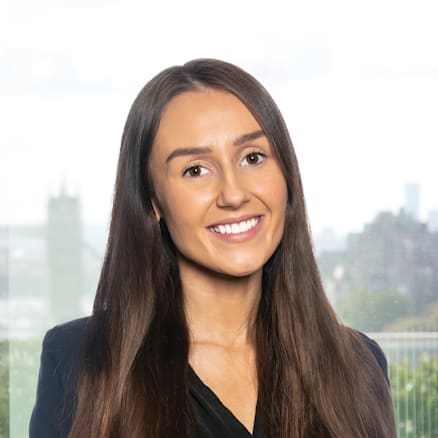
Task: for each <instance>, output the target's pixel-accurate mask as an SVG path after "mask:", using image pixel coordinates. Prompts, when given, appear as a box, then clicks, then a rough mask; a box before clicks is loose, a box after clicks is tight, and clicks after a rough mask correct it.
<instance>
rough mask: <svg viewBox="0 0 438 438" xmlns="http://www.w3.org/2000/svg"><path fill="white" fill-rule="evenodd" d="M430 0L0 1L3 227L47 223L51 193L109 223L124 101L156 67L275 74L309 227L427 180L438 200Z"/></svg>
mask: <svg viewBox="0 0 438 438" xmlns="http://www.w3.org/2000/svg"><path fill="white" fill-rule="evenodd" d="M437 14H438V3H436V2H435V1H421V0H420V1H415V2H414V1H392V0H391V1H386V0H380V1H373V0H371V1H368V2H352V1H337V0H334V1H330V2H324V1H308V0H306V1H269V2H268V1H263V2H262V1H257V0H252V1H247V0H240V1H230V0H224V1H221V2H215V3H213V2H207V1H202V2H201V1H198V0H186V1H184V2H180V1H176V0H174V1H154V2H152V1H144V0H143V1H134V0H124V1H123V2H122V1H103V0H96V1H92V0H91V1H90V0H89V1H85V0H76V1H59V0H39V1H35V0H33V1H30V0H28V1H22V0H3V1H2V3H1V5H0V151H1V154H0V201H1V203H0V224H3V225H14V224H31V223H44V222H45V218H46V203H47V198H48V197H49V196H50V195H56V194H57V193H59V191H60V189H61V186H64V187H65V189H66V190H67V192H68V193H72V194H78V195H79V196H80V197H81V203H82V217H83V221H84V222H85V223H89V224H107V222H108V218H109V215H110V210H111V201H112V194H113V187H114V179H115V169H116V165H117V158H118V152H119V147H120V137H121V133H122V129H123V125H124V122H125V120H126V117H127V114H128V111H129V108H130V105H131V104H132V101H133V100H134V98H135V96H136V95H137V93H138V92H139V91H140V89H141V88H142V86H143V85H144V84H145V83H146V82H147V81H148V80H149V79H150V78H152V77H153V76H154V75H155V74H156V73H158V72H159V71H160V70H162V69H164V68H166V67H168V66H170V65H175V64H181V63H184V62H186V61H188V60H190V59H193V58H200V57H212V58H219V59H224V60H227V61H230V62H233V63H235V64H237V65H239V66H241V67H243V68H244V69H246V70H247V71H248V72H250V73H251V74H252V75H254V76H255V77H256V78H257V79H258V80H259V81H260V82H262V84H264V85H265V86H266V88H267V89H268V91H269V92H270V93H271V94H272V96H273V97H274V99H275V100H276V102H277V104H278V105H279V107H280V110H281V111H282V114H283V116H284V118H285V120H286V123H287V125H288V127H289V130H290V134H291V137H292V141H293V143H294V147H295V149H296V153H297V155H298V160H299V163H300V168H301V173H302V178H303V183H304V190H305V196H306V201H307V205H308V210H309V217H310V223H311V225H312V229H313V230H315V231H318V230H321V229H323V228H325V227H333V228H334V229H335V230H337V231H338V232H339V233H345V232H348V231H357V230H360V229H361V227H362V226H363V224H364V223H365V222H369V221H371V220H372V219H373V217H374V216H375V214H376V213H377V212H379V211H382V210H389V211H393V212H397V211H398V209H399V208H400V207H401V206H402V205H403V190H404V184H405V183H406V182H417V183H419V184H420V185H421V218H422V219H423V220H426V218H427V212H428V210H438V196H437V193H436V192H437V188H438V171H437V167H438V166H437V162H438V129H437V120H438V47H437V46H438V26H436V17H437Z"/></svg>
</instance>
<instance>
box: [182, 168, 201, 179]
mask: <svg viewBox="0 0 438 438" xmlns="http://www.w3.org/2000/svg"><path fill="white" fill-rule="evenodd" d="M205 172H206V169H204V168H203V167H202V166H192V167H189V168H188V169H186V170H185V171H184V174H183V176H188V177H190V178H195V177H197V176H202V175H204V174H205Z"/></svg>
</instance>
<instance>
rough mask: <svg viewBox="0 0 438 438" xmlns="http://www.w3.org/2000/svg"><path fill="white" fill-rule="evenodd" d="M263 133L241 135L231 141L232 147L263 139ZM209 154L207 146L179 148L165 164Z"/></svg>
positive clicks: (209, 149) (255, 132) (209, 150)
mask: <svg viewBox="0 0 438 438" xmlns="http://www.w3.org/2000/svg"><path fill="white" fill-rule="evenodd" d="M264 136H265V133H264V132H263V131H262V130H258V131H254V132H249V133H248V134H243V135H241V136H239V137H237V138H235V139H234V141H233V146H241V145H243V144H245V143H247V142H249V141H252V140H256V139H258V138H260V137H264ZM209 152H211V148H209V147H208V146H195V147H188V148H179V149H175V150H174V151H173V152H171V154H170V155H169V156H168V157H167V158H166V163H168V162H169V161H170V160H172V159H173V158H176V157H182V156H187V155H198V154H206V153H209Z"/></svg>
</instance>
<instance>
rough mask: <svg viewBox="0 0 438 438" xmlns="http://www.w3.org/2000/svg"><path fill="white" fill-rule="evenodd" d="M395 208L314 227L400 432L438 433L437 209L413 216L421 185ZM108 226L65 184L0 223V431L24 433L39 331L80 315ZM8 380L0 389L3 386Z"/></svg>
mask: <svg viewBox="0 0 438 438" xmlns="http://www.w3.org/2000/svg"><path fill="white" fill-rule="evenodd" d="M404 190H405V201H404V205H402V206H400V209H399V211H398V212H397V213H394V212H388V211H382V212H379V213H378V214H376V216H375V217H374V219H373V220H372V221H371V222H370V223H367V224H365V226H364V227H363V229H362V231H360V232H356V233H350V234H348V235H346V236H339V235H337V234H336V233H335V232H334V230H332V229H325V230H322V231H321V232H320V233H317V234H316V235H314V244H315V251H316V254H317V258H318V263H319V267H320V271H321V276H322V280H323V282H324V286H325V289H326V291H327V294H328V296H329V299H330V300H331V302H332V303H333V305H334V307H335V309H336V311H337V312H338V314H339V316H340V317H341V319H342V321H344V322H345V323H346V324H347V325H350V326H352V327H355V328H357V329H359V330H362V331H364V332H366V333H369V334H370V336H371V337H372V338H374V339H375V340H377V341H378V342H379V344H380V345H381V346H382V348H383V350H384V352H385V354H386V356H387V358H388V362H389V365H390V368H389V373H390V379H391V388H392V392H393V399H394V406H395V409H396V415H397V425H398V434H399V436H400V437H401V438H408V437H409V438H411V437H412V438H416V437H431V438H432V437H437V436H438V211H430V212H429V213H428V220H427V221H426V222H423V221H421V220H420V215H419V212H420V195H421V194H420V186H419V185H418V184H412V183H411V184H406V185H405V188H404ZM106 239H107V227H106V226H104V225H85V224H83V223H82V222H81V201H80V199H79V197H78V196H77V195H75V194H71V193H67V192H66V191H65V190H64V189H63V188H61V190H60V191H59V193H57V194H56V195H52V196H50V197H49V199H48V201H47V222H46V224H43V225H34V226H10V227H0V438H3V437H5V438H6V437H13V438H19V437H25V436H27V425H28V422H29V418H30V413H31V411H32V407H33V403H34V400H35V388H36V382H37V377H38V369H39V354H40V352H41V340H42V336H43V334H44V332H45V331H46V330H47V329H48V328H50V327H52V326H53V325H55V324H58V323H61V322H64V321H67V320H70V319H73V318H77V317H79V316H82V315H87V314H89V313H90V312H91V307H92V301H93V297H94V293H95V290H96V286H97V281H98V276H99V273H100V269H101V264H102V260H103V255H104V250H105V245H106ZM5 388H6V389H5Z"/></svg>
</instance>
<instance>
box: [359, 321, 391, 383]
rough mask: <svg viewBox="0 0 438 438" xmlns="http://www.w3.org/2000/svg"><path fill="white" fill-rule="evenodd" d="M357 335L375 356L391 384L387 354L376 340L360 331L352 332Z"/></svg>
mask: <svg viewBox="0 0 438 438" xmlns="http://www.w3.org/2000/svg"><path fill="white" fill-rule="evenodd" d="M352 332H354V333H355V334H356V336H357V337H359V339H361V340H362V342H363V343H365V345H366V346H367V347H368V349H369V350H370V351H371V353H372V354H373V356H374V358H375V359H376V361H377V363H378V365H379V366H380V368H381V370H382V371H383V374H384V375H385V378H386V380H387V381H388V382H389V377H388V361H387V360H386V357H385V353H384V352H383V350H382V348H381V347H380V345H379V344H378V343H377V342H376V341H375V340H374V339H371V338H370V337H368V336H367V335H366V334H365V333H362V332H360V331H359V330H352Z"/></svg>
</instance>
